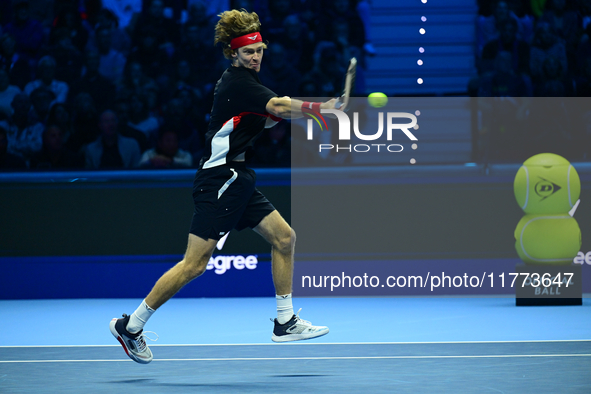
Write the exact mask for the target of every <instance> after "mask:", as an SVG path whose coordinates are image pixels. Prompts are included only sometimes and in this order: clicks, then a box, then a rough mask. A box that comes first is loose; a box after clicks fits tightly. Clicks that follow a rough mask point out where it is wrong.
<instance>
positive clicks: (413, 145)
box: [410, 144, 419, 149]
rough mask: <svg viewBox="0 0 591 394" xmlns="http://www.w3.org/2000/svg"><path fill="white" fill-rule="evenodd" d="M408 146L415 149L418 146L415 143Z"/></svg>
mask: <svg viewBox="0 0 591 394" xmlns="http://www.w3.org/2000/svg"><path fill="white" fill-rule="evenodd" d="M410 147H411V148H413V149H417V148H418V147H419V146H418V145H417V144H412V145H411V146H410Z"/></svg>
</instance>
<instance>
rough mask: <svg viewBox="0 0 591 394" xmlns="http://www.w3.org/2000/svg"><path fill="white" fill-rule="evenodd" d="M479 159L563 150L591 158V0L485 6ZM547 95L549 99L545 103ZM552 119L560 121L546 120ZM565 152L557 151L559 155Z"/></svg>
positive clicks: (479, 59) (474, 85)
mask: <svg viewBox="0 0 591 394" xmlns="http://www.w3.org/2000/svg"><path fill="white" fill-rule="evenodd" d="M479 6H480V7H479V15H478V17H477V19H476V50H475V52H476V68H477V70H478V76H477V77H475V78H473V79H472V80H471V81H470V83H469V86H468V92H469V95H470V96H472V97H481V98H497V99H496V100H484V99H482V100H480V104H481V105H480V107H481V109H482V110H483V111H482V119H480V120H481V122H482V124H481V125H480V141H479V144H480V152H479V153H480V157H481V158H482V157H484V158H485V159H486V160H495V159H501V160H520V159H521V158H523V157H524V156H527V155H528V154H530V153H531V152H530V151H532V152H533V151H544V150H552V151H561V153H563V154H568V155H569V156H570V157H571V158H572V159H574V160H589V159H590V158H591V157H589V151H590V150H589V149H588V148H585V145H586V144H589V143H591V141H590V139H589V136H590V135H591V134H590V131H591V130H588V129H590V127H589V125H591V122H589V120H591V118H589V116H590V114H589V113H588V111H587V110H586V109H585V108H584V105H583V104H582V103H583V101H581V100H577V99H575V98H582V97H589V96H591V0H500V1H485V0H481V1H479ZM542 98H543V99H542ZM547 114H553V118H554V121H553V122H551V123H550V122H547V121H546V122H545V123H544V122H541V121H540V120H541V119H545V117H544V116H545V115H547ZM557 153H558V152H557Z"/></svg>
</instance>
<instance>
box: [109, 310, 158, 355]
mask: <svg viewBox="0 0 591 394" xmlns="http://www.w3.org/2000/svg"><path fill="white" fill-rule="evenodd" d="M117 320H118V319H116V318H115V319H112V320H111V322H110V323H109V330H111V334H113V336H114V337H115V338H116V339H117V340H118V341H119V343H120V344H121V346H122V347H123V350H125V354H127V356H128V357H129V358H130V359H132V360H133V361H135V362H136V363H140V364H148V363H149V362H150V361H152V360H144V359H141V358H139V357H136V356H135V355H134V354H133V353H132V352H130V351H129V349H128V348H127V346H126V345H125V341H124V340H123V338H121V335H119V333H118V332H117V329H116V328H115V324H116V323H117Z"/></svg>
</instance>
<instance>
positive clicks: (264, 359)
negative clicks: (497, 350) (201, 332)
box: [0, 354, 591, 364]
mask: <svg viewBox="0 0 591 394" xmlns="http://www.w3.org/2000/svg"><path fill="white" fill-rule="evenodd" d="M529 357H538V358H539V357H541V358H550V357H591V354H510V355H508V354H498V355H479V356H358V357H356V356H350V357H347V356H342V357H339V356H336V357H229V358H163V359H154V360H153V361H159V362H162V361H284V360H285V361H294V360H396V359H402V360H410V359H419V360H420V359H454V358H457V359H461V358H529ZM87 362H132V360H124V359H119V360H5V361H0V364H18V363H87Z"/></svg>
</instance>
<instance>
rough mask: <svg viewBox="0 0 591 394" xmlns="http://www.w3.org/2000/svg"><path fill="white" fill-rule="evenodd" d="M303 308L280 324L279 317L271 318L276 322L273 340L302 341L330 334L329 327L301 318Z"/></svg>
mask: <svg viewBox="0 0 591 394" xmlns="http://www.w3.org/2000/svg"><path fill="white" fill-rule="evenodd" d="M301 310H302V308H300V310H299V311H298V313H297V314H295V315H293V317H292V318H291V319H290V320H289V321H288V322H287V323H285V324H279V322H278V321H277V319H271V321H273V322H274V323H275V327H274V329H273V335H272V336H271V340H272V341H273V342H290V341H300V340H303V339H312V338H317V337H321V336H323V335H326V334H328V327H325V326H313V325H312V323H310V322H309V321H307V320H303V319H300V316H299V315H300V311H301Z"/></svg>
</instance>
